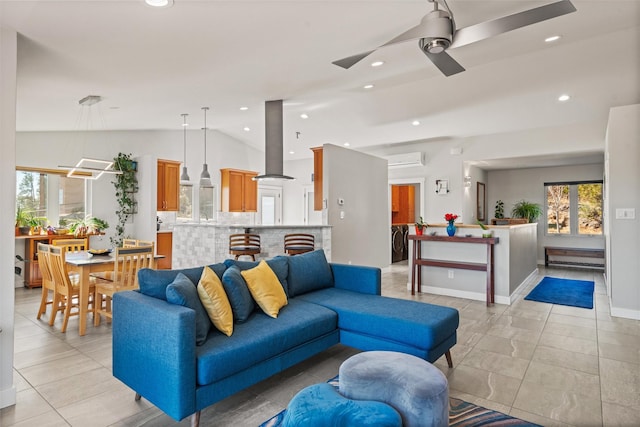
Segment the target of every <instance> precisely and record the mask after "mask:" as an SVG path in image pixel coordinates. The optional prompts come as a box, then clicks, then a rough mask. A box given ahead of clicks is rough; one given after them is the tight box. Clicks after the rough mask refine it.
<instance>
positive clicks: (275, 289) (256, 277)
mask: <svg viewBox="0 0 640 427" xmlns="http://www.w3.org/2000/svg"><path fill="white" fill-rule="evenodd" d="M240 274H242V277H243V278H244V281H245V282H247V286H248V287H249V292H251V296H252V297H253V299H254V300H256V302H257V303H258V305H259V306H260V308H261V309H262V311H264V312H265V314H267V315H268V316H271V317H274V318H275V317H278V313H279V312H280V309H281V308H282V307H284V306H285V305H287V295H286V294H285V293H284V289H283V288H282V284H281V283H280V281H279V280H278V277H277V276H276V274H275V273H274V272H273V270H272V269H271V267H269V264H267V263H266V262H265V261H260V263H259V264H258V265H257V266H256V267H254V268H252V269H249V270H244V271H241V272H240Z"/></svg>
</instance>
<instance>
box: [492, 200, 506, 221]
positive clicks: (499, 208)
mask: <svg viewBox="0 0 640 427" xmlns="http://www.w3.org/2000/svg"><path fill="white" fill-rule="evenodd" d="M493 217H494V218H496V219H501V218H504V202H503V201H502V200H498V201H497V202H496V207H495V211H494V213H493Z"/></svg>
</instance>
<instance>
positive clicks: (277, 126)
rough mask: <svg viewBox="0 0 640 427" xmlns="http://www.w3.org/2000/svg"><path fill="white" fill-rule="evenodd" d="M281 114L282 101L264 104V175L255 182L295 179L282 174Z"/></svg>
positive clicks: (282, 142) (282, 139) (282, 141)
mask: <svg viewBox="0 0 640 427" xmlns="http://www.w3.org/2000/svg"><path fill="white" fill-rule="evenodd" d="M282 117H283V114H282V100H281V99H279V100H277V101H266V102H265V103H264V119H265V149H264V156H265V159H264V169H265V171H264V175H258V176H256V177H254V178H253V179H254V180H255V181H276V180H285V179H295V178H293V177H291V176H287V175H284V173H283V167H282V164H283V156H282V153H283V151H282V150H283V146H284V138H283V127H284V126H283V118H282Z"/></svg>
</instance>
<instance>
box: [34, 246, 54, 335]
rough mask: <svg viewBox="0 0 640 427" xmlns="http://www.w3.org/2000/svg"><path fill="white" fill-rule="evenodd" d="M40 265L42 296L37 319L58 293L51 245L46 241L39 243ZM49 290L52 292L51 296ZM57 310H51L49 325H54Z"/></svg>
mask: <svg viewBox="0 0 640 427" xmlns="http://www.w3.org/2000/svg"><path fill="white" fill-rule="evenodd" d="M38 266H39V267H40V274H41V275H42V298H41V299H40V308H38V315H37V316H36V318H37V319H40V317H42V315H43V314H44V313H46V311H47V306H48V305H51V304H53V297H54V296H55V293H56V286H55V282H54V280H53V273H52V272H51V265H50V262H49V245H48V244H46V243H38ZM49 292H51V298H49ZM54 314H55V310H54V309H52V310H51V316H50V317H49V325H53V320H54V319H55V318H54Z"/></svg>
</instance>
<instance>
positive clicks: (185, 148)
mask: <svg viewBox="0 0 640 427" xmlns="http://www.w3.org/2000/svg"><path fill="white" fill-rule="evenodd" d="M187 116H188V114H187V113H183V114H182V119H183V122H184V123H183V124H182V128H183V129H182V130H183V134H184V138H183V140H184V144H183V145H184V166H185V167H187Z"/></svg>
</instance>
